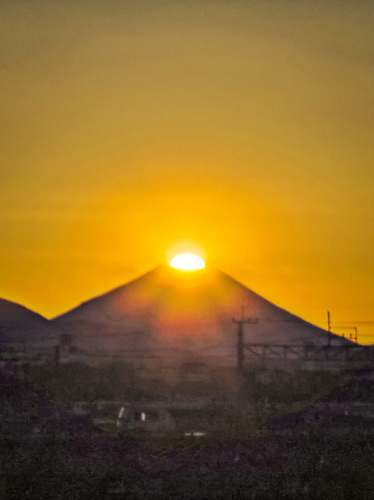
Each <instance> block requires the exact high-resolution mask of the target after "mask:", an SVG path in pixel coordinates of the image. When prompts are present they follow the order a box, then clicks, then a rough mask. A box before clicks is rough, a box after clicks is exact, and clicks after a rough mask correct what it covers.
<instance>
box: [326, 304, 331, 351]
mask: <svg viewBox="0 0 374 500" xmlns="http://www.w3.org/2000/svg"><path fill="white" fill-rule="evenodd" d="M327 328H328V331H329V335H328V344H327V345H328V346H329V347H331V323H330V311H327Z"/></svg>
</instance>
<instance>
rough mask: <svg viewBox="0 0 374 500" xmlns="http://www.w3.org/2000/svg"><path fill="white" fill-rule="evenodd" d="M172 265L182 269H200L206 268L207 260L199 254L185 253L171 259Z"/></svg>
mask: <svg viewBox="0 0 374 500" xmlns="http://www.w3.org/2000/svg"><path fill="white" fill-rule="evenodd" d="M170 265H171V267H174V268H175V269H180V270H181V271H197V270H198V269H204V267H205V262H204V261H203V259H201V258H200V257H198V256H197V255H194V254H192V253H183V254H180V255H177V256H176V257H174V259H172V260H171V261H170Z"/></svg>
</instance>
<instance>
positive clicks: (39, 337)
mask: <svg viewBox="0 0 374 500" xmlns="http://www.w3.org/2000/svg"><path fill="white" fill-rule="evenodd" d="M56 338H57V333H56V327H55V325H53V323H51V322H50V321H49V320H48V319H46V318H44V317H43V316H41V315H40V314H38V313H36V312H34V311H31V310H30V309H28V308H27V307H24V306H22V305H20V304H17V303H16V302H12V301H10V300H6V299H0V342H1V343H27V344H30V343H41V344H45V343H48V342H49V341H53V342H54V343H55V342H56Z"/></svg>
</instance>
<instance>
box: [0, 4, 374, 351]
mask: <svg viewBox="0 0 374 500" xmlns="http://www.w3.org/2000/svg"><path fill="white" fill-rule="evenodd" d="M373 14H374V6H373V3H372V2H370V1H364V0H363V1H361V2H356V1H353V0H352V1H348V0H346V1H344V0H340V1H336V2H330V1H327V2H318V3H317V2H309V1H302V0H301V1H299V2H294V1H282V0H278V1H276V0H274V1H269V2H263V1H253V2H252V1H251V2H247V1H239V0H238V1H228V0H226V1H218V0H212V1H209V2H195V1H187V0H185V1H183V0H179V1H158V0H153V1H148V2H146V1H141V0H139V1H136V2H134V1H126V0H123V1H120V0H118V1H115V0H106V1H105V2H104V1H98V0H90V1H88V0H86V1H83V0H74V1H72V0H71V1H69V0H66V1H64V2H59V1H57V0H56V1H55V0H48V1H47V0H45V1H43V0H41V1H39V2H31V1H29V0H24V1H22V0H17V1H14V0H3V1H2V2H1V3H0V25H1V26H0V27H1V33H2V43H1V46H0V56H1V65H0V89H1V91H0V105H1V118H2V119H1V123H0V146H1V153H2V154H1V157H2V162H1V174H0V231H1V247H0V270H1V280H0V296H2V297H4V298H7V299H10V300H15V301H17V302H20V303H22V304H24V305H26V306H28V307H30V308H32V309H34V310H36V311H37V312H40V313H41V314H43V315H45V316H47V317H52V316H54V315H57V314H59V313H62V312H64V311H65V310H67V309H69V308H71V307H73V306H75V305H76V304H77V303H78V302H81V301H82V300H85V299H88V298H90V297H92V296H94V295H96V294H99V293H103V292H105V291H107V290H109V289H110V288H113V287H114V286H117V285H120V284H122V283H125V282H127V281H129V280H130V279H133V278H134V277H136V276H137V275H140V274H143V273H144V272H146V271H148V270H149V269H151V268H153V267H155V266H156V265H158V264H160V263H163V262H164V260H165V256H166V254H167V251H168V249H169V248H170V246H172V245H173V244H174V243H175V242H176V241H179V240H181V239H184V238H188V239H192V240H195V241H196V242H197V243H198V244H199V245H201V247H202V248H204V250H205V252H206V256H207V258H208V259H209V261H210V263H211V265H213V266H215V267H217V268H219V269H221V270H223V271H225V272H226V273H228V274H230V275H232V276H233V277H234V278H236V279H237V280H239V281H241V282H242V283H243V284H245V285H246V286H248V287H250V288H251V289H253V290H254V291H255V292H257V293H259V294H260V295H262V296H264V297H265V298H267V299H268V300H271V301H272V302H274V303H275V304H277V305H279V306H281V307H284V308H286V309H287V310H289V311H290V312H293V313H294V314H298V315H300V316H302V317H303V318H304V319H306V320H309V321H311V322H313V323H315V324H317V325H319V326H323V327H326V317H327V312H326V311H327V310H330V312H331V318H332V323H333V325H334V324H335V325H336V326H342V325H343V322H346V323H344V324H347V325H348V324H349V325H353V326H357V327H358V333H359V340H360V341H362V342H374V324H370V322H374V313H373V306H374V294H373V282H374V264H373V262H374V259H373V255H374V230H373V227H374V202H373V200H374V169H373V156H374V155H373V153H374V140H373V135H374V134H373V132H374V109H373V104H374V90H373V89H374V66H373V61H374V30H373V26H372V19H373ZM337 332H338V333H339V331H337ZM340 332H341V331H340Z"/></svg>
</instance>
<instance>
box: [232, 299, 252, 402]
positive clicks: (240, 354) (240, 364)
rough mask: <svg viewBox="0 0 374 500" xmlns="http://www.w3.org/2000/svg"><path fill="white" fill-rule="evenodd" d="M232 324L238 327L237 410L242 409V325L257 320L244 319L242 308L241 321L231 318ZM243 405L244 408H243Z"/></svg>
mask: <svg viewBox="0 0 374 500" xmlns="http://www.w3.org/2000/svg"><path fill="white" fill-rule="evenodd" d="M232 322H233V323H235V324H237V325H238V330H237V332H238V338H237V384H238V386H237V387H238V394H237V397H238V408H241V409H243V408H244V406H245V405H244V401H245V395H244V343H243V336H244V328H243V326H244V324H257V323H258V319H257V318H244V307H243V306H242V317H241V319H235V318H232ZM243 405H244V406H243Z"/></svg>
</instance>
